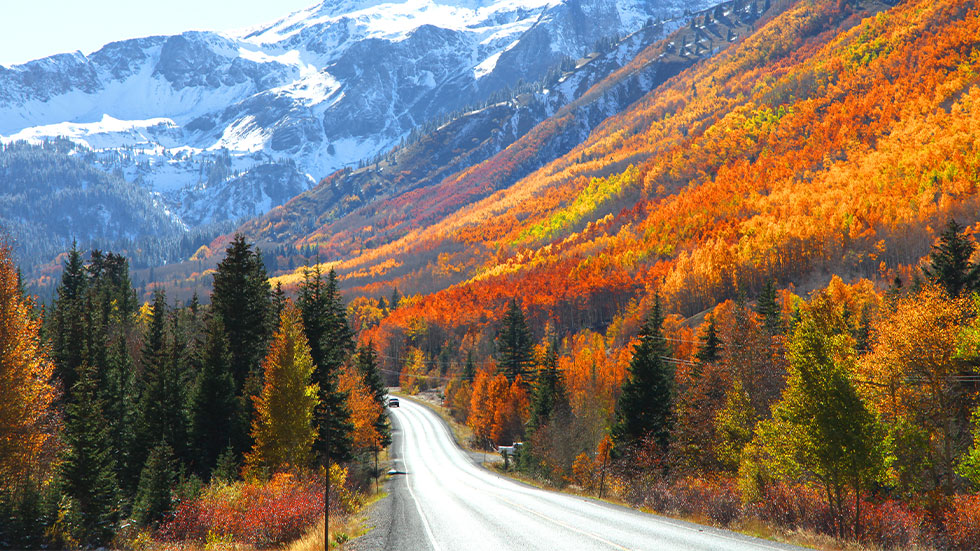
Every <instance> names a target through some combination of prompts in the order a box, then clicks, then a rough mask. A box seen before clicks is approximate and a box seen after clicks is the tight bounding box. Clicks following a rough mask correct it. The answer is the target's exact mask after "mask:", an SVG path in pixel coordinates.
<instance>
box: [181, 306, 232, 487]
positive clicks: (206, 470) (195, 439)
mask: <svg viewBox="0 0 980 551" xmlns="http://www.w3.org/2000/svg"><path fill="white" fill-rule="evenodd" d="M197 363H198V364H199V366H200V371H198V374H197V377H196V379H195V381H194V385H193V387H192V388H191V392H190V396H189V399H188V410H189V412H188V418H189V423H188V435H189V436H188V440H189V443H190V448H191V452H192V453H191V457H192V458H193V462H194V465H195V472H196V473H197V474H198V475H199V476H200V477H201V478H203V479H205V480H206V479H207V478H208V477H209V476H210V474H211V471H212V469H214V468H215V465H217V463H218V458H219V456H220V455H221V453H222V452H223V451H224V450H225V449H227V447H228V446H230V445H231V443H232V442H234V441H236V440H241V437H240V436H239V437H237V438H236V437H235V435H234V434H233V433H234V431H235V430H237V429H238V428H239V427H240V426H241V416H242V412H241V409H240V402H239V401H238V400H237V399H236V398H235V381H234V379H233V378H232V376H231V356H230V354H229V353H228V339H227V337H226V336H225V328H224V325H223V324H222V323H221V317H220V316H218V315H217V314H215V315H213V316H211V319H210V320H208V323H207V327H206V334H205V342H204V347H203V350H201V351H200V353H199V357H198V359H197Z"/></svg>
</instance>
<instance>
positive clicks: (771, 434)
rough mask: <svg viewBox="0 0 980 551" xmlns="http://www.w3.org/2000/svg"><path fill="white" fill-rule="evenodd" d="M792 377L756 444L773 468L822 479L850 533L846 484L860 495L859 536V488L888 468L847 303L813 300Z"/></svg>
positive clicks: (792, 350) (795, 343) (797, 337)
mask: <svg viewBox="0 0 980 551" xmlns="http://www.w3.org/2000/svg"><path fill="white" fill-rule="evenodd" d="M789 359H790V376H789V381H788V386H787V388H786V392H784V393H783V398H782V400H781V401H780V402H779V403H778V404H777V405H776V406H775V407H774V408H773V418H772V419H771V420H769V421H766V422H764V423H762V424H760V427H759V429H757V431H756V435H757V436H756V438H757V441H753V446H755V447H756V448H758V449H760V450H761V451H762V452H763V454H765V455H767V456H769V462H770V464H771V466H772V467H773V468H774V471H776V472H778V473H781V474H783V475H784V476H789V477H792V478H796V477H798V476H799V475H800V474H801V473H806V474H808V475H810V476H812V477H813V478H815V479H816V480H818V481H820V482H821V483H822V484H823V485H824V487H825V490H826V495H827V496H828V498H829V501H830V509H831V512H832V513H833V514H834V516H835V517H836V518H835V520H836V522H837V535H838V536H839V537H844V536H845V535H846V530H845V526H846V524H847V523H848V522H849V520H848V519H845V517H844V515H845V514H846V511H847V508H846V507H845V503H844V499H845V497H846V495H845V490H846V489H847V488H848V487H850V488H851V489H852V490H853V491H854V495H855V500H856V501H855V509H854V511H855V517H854V531H853V534H854V535H855V536H857V537H860V516H861V515H860V511H861V503H860V499H861V489H862V488H867V487H868V486H869V485H870V484H871V483H874V482H878V481H879V480H880V479H881V478H882V477H883V476H884V473H885V455H884V450H883V447H882V441H883V440H884V430H883V428H882V427H881V425H880V423H879V421H878V419H877V417H876V416H875V415H874V413H872V412H871V411H870V410H869V409H868V408H867V406H866V405H865V403H864V401H863V400H862V399H861V397H860V395H859V394H858V391H857V388H856V387H855V386H854V382H853V381H852V380H851V373H853V372H854V367H853V363H854V361H855V353H854V339H853V338H852V337H851V335H850V328H849V327H848V323H847V321H846V319H845V316H844V315H843V312H842V308H840V307H838V306H837V305H835V304H834V303H833V302H832V301H831V299H830V298H829V297H826V296H820V297H817V298H816V299H814V301H813V302H812V303H811V304H810V305H808V307H807V308H806V310H805V311H804V312H803V315H802V317H801V319H800V322H799V324H798V325H797V326H796V330H795V331H794V332H793V336H792V340H791V342H790V345H789Z"/></svg>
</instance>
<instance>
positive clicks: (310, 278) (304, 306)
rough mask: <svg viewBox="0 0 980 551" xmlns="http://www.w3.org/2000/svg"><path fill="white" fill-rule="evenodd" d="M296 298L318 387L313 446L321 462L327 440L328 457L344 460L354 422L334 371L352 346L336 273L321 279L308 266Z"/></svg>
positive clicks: (332, 272)
mask: <svg viewBox="0 0 980 551" xmlns="http://www.w3.org/2000/svg"><path fill="white" fill-rule="evenodd" d="M298 302H299V308H300V313H301V314H302V317H303V327H304V330H305V332H306V338H307V340H308V341H309V343H310V356H311V357H312V358H313V364H314V372H313V381H314V382H316V383H317V384H318V385H319V387H320V407H319V408H318V410H317V413H316V419H317V441H316V443H315V444H314V450H315V453H316V454H317V455H318V457H320V460H321V462H323V461H324V460H325V453H326V443H327V442H329V446H330V450H329V453H330V461H333V462H341V461H347V460H349V459H350V457H351V453H352V450H353V446H354V440H353V431H354V425H353V423H352V422H351V418H350V416H351V413H350V409H349V408H348V407H347V397H346V395H344V393H342V392H340V390H338V389H337V375H338V372H339V370H340V368H341V367H342V366H343V365H344V362H346V361H347V359H348V358H349V357H350V354H351V352H353V350H354V332H353V331H351V328H350V325H349V324H348V323H347V309H346V308H345V307H344V303H343V299H342V298H341V297H340V291H339V289H338V288H337V274H336V273H335V272H334V271H333V270H330V273H329V274H327V281H326V282H325V283H324V281H323V277H322V274H321V272H320V268H319V266H315V267H314V268H313V269H312V270H308V271H307V272H306V273H305V277H304V281H303V283H302V284H301V286H300V289H299V300H298Z"/></svg>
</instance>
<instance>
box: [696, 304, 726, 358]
mask: <svg viewBox="0 0 980 551" xmlns="http://www.w3.org/2000/svg"><path fill="white" fill-rule="evenodd" d="M705 322H706V325H705V326H704V331H702V332H701V334H700V335H699V336H698V341H699V342H698V351H697V352H695V353H694V359H695V360H697V363H698V364H700V365H704V364H710V363H714V362H717V361H718V360H720V359H721V339H720V338H719V337H718V327H717V325H716V323H715V316H713V315H711V314H708V316H707V317H706V319H705Z"/></svg>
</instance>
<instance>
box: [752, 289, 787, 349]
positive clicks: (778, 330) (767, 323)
mask: <svg viewBox="0 0 980 551" xmlns="http://www.w3.org/2000/svg"><path fill="white" fill-rule="evenodd" d="M777 298H778V295H777V294H776V285H775V283H773V281H772V280H771V279H770V280H768V281H766V285H765V286H764V287H763V288H762V293H760V294H759V303H758V305H757V307H756V312H757V313H758V314H759V316H760V317H761V318H762V325H763V327H765V329H766V332H767V333H769V334H770V335H780V334H782V332H783V318H782V312H781V309H780V308H779V302H778V300H777Z"/></svg>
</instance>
